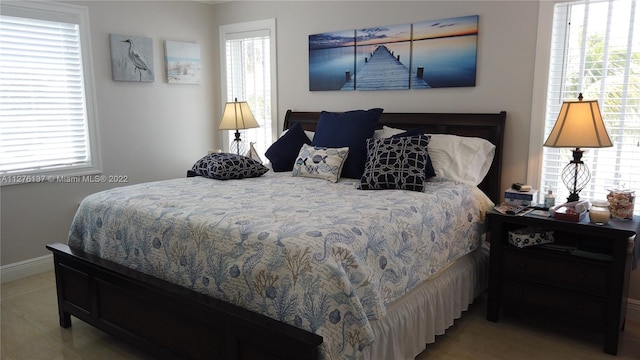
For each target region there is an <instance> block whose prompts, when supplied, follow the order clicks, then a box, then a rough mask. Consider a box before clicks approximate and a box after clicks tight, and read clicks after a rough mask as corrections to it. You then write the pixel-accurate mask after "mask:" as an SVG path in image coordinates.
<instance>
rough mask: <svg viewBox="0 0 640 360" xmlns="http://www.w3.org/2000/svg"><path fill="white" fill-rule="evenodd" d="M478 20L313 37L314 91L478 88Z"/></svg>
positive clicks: (311, 71)
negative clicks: (476, 86)
mask: <svg viewBox="0 0 640 360" xmlns="http://www.w3.org/2000/svg"><path fill="white" fill-rule="evenodd" d="M477 42H478V15H471V16H464V17H457V18H448V19H439V20H431V21H422V22H417V23H412V24H400V25H391V26H376V27H371V28H366V29H356V30H346V31H335V32H330V33H322V34H314V35H309V90H310V91H325V90H340V91H353V90H401V89H402V90H405V89H431V88H443V87H465V86H475V85H476V66H477V61H476V57H477V55H476V53H477V47H478V45H477Z"/></svg>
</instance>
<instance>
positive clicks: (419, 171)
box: [358, 135, 430, 191]
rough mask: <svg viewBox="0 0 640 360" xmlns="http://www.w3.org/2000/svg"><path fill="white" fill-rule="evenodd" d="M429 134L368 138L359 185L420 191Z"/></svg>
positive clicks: (377, 188) (426, 157) (369, 187)
mask: <svg viewBox="0 0 640 360" xmlns="http://www.w3.org/2000/svg"><path fill="white" fill-rule="evenodd" d="M429 140H430V136H428V135H419V136H407V137H400V138H383V139H367V162H366V163H365V168H364V173H363V174H362V177H361V178H360V185H359V186H358V188H359V189H362V190H383V189H401V190H411V191H423V190H424V185H425V182H426V181H427V176H426V175H425V166H426V164H427V159H428V153H427V146H428V145H429Z"/></svg>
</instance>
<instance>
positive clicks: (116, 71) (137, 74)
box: [109, 34, 154, 82]
mask: <svg viewBox="0 0 640 360" xmlns="http://www.w3.org/2000/svg"><path fill="white" fill-rule="evenodd" d="M109 47H110V48H111V74H112V76H113V80H115V81H136V82H153V81H154V75H153V42H152V40H151V38H148V37H141V36H128V35H118V34H109Z"/></svg>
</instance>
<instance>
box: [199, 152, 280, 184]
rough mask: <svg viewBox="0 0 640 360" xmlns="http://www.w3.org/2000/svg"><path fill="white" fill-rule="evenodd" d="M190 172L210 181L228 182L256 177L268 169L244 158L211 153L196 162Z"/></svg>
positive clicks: (235, 155) (250, 159)
mask: <svg viewBox="0 0 640 360" xmlns="http://www.w3.org/2000/svg"><path fill="white" fill-rule="evenodd" d="M191 170H192V171H193V172H195V173H196V174H197V175H200V176H204V177H208V178H211V179H217V180H229V179H243V178H250V177H258V176H261V175H264V174H265V173H266V172H267V171H269V168H267V167H266V166H264V165H262V164H261V163H260V162H258V161H256V160H253V159H252V158H249V157H246V156H242V155H237V154H228V153H212V154H208V155H206V156H204V157H203V158H202V159H200V160H198V161H196V163H195V164H194V165H193V167H192V168H191Z"/></svg>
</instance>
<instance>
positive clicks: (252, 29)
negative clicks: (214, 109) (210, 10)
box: [215, 19, 278, 161]
mask: <svg viewBox="0 0 640 360" xmlns="http://www.w3.org/2000/svg"><path fill="white" fill-rule="evenodd" d="M219 29H220V31H219V39H220V41H219V43H220V79H221V81H220V109H224V105H225V103H227V102H229V101H233V100H234V99H228V98H227V56H226V40H227V39H228V38H229V37H234V36H236V38H237V35H234V34H238V33H247V34H251V33H260V32H263V31H268V32H269V49H270V50H269V51H270V72H271V90H270V91H271V129H270V130H271V139H272V141H273V140H275V139H277V137H278V96H277V89H278V81H277V79H278V74H277V56H276V49H277V45H276V19H265V20H256V21H248V22H243V23H236V24H228V25H220V28H219ZM244 100H245V99H238V101H244ZM220 118H222V112H220V114H219V117H216V123H215V128H216V129H217V128H218V125H219V119H220ZM224 134H225V135H223V136H222V145H223V149H229V138H230V137H229V136H227V134H226V133H224ZM244 140H245V139H243V141H244ZM248 145H249V144H248V141H246V146H247V147H248ZM265 145H266V146H267V147H268V146H269V145H271V144H265ZM262 160H263V161H265V159H264V158H263V159H262Z"/></svg>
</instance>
